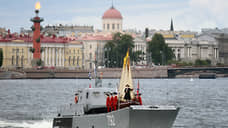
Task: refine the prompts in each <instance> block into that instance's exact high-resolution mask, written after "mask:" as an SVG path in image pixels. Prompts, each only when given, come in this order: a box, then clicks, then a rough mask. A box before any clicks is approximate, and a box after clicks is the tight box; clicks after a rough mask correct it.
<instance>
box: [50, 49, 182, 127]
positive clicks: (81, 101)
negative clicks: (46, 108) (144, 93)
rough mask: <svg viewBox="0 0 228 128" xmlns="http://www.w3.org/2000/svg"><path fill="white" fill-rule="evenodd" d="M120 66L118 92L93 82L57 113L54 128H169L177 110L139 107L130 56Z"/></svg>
mask: <svg viewBox="0 0 228 128" xmlns="http://www.w3.org/2000/svg"><path fill="white" fill-rule="evenodd" d="M123 62H124V64H123V68H122V73H121V79H120V83H119V85H118V86H119V87H118V89H116V88H105V87H102V86H101V84H99V82H97V81H96V82H95V83H96V84H95V86H94V87H89V88H84V89H79V90H77V92H76V96H77V101H76V103H74V104H69V105H66V106H64V107H62V108H61V109H60V110H59V112H58V115H57V116H56V117H55V118H54V120H53V128H171V127H172V125H173V123H174V121H175V119H176V116H177V114H178V111H179V108H178V107H176V106H159V105H142V101H141V97H140V95H139V91H138V89H136V90H137V92H136V91H135V90H134V86H133V82H132V76H131V69H130V57H129V52H127V54H126V56H125V58H124V61H123ZM126 85H127V86H126ZM126 88H128V90H130V91H128V92H126ZM127 93H128V94H127ZM116 94H117V95H116ZM126 95H128V96H126ZM110 96H111V97H110ZM113 97H115V98H116V97H117V100H113V99H115V98H113ZM126 97H128V98H126Z"/></svg>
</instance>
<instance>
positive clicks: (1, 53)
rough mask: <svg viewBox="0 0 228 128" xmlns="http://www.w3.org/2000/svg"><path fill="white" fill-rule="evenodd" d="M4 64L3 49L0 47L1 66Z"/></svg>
mask: <svg viewBox="0 0 228 128" xmlns="http://www.w3.org/2000/svg"><path fill="white" fill-rule="evenodd" d="M2 64H3V50H2V49H1V48H0V67H2Z"/></svg>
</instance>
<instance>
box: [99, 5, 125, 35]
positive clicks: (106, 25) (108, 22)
mask: <svg viewBox="0 0 228 128" xmlns="http://www.w3.org/2000/svg"><path fill="white" fill-rule="evenodd" d="M102 26H103V32H121V31H122V28H123V27H122V26H123V17H122V15H121V13H120V12H119V11H118V10H117V9H115V8H114V7H113V6H112V7H111V8H110V9H108V10H107V11H106V12H105V13H104V15H103V16H102Z"/></svg>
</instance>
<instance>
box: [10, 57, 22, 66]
mask: <svg viewBox="0 0 228 128" xmlns="http://www.w3.org/2000/svg"><path fill="white" fill-rule="evenodd" d="M19 60H21V67H23V65H24V56H21V58H20V57H19V56H16V60H15V57H14V56H12V60H11V65H12V66H14V65H16V66H19Z"/></svg>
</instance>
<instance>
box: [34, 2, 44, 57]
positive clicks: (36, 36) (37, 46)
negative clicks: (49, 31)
mask: <svg viewBox="0 0 228 128" xmlns="http://www.w3.org/2000/svg"><path fill="white" fill-rule="evenodd" d="M39 9H40V3H39V2H37V3H36V10H35V13H36V16H35V17H34V18H32V19H31V21H32V22H33V24H34V25H33V26H32V30H33V49H34V52H33V59H35V60H36V59H40V53H41V48H40V43H41V42H40V30H41V27H40V23H41V22H42V21H44V19H43V18H40V17H39V16H38V14H39Z"/></svg>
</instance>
